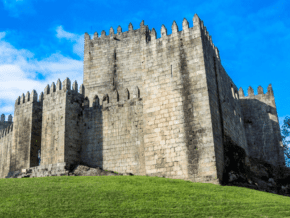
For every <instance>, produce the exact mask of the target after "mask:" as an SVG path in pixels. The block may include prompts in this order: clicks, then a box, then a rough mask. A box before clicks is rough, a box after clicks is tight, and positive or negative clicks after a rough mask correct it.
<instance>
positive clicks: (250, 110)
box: [239, 84, 285, 165]
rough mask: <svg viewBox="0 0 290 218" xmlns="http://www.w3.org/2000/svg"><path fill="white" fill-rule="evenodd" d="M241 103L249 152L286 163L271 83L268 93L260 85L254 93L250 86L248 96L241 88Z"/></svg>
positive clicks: (276, 161) (272, 161)
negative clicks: (256, 92)
mask: <svg viewBox="0 0 290 218" xmlns="http://www.w3.org/2000/svg"><path fill="white" fill-rule="evenodd" d="M239 93H240V105H241V107H242V111H243V115H244V129H245V132H246V138H247V144H248V149H249V153H250V155H251V156H253V157H257V158H261V159H264V160H268V161H269V162H270V163H272V164H275V163H280V164H282V165H285V160H284V154H283V145H282V138H281V134H280V127H279V122H278V115H277V110H276V104H275V99H274V94H273V89H272V86H271V84H270V85H269V86H268V89H267V93H266V94H264V91H263V88H262V87H261V86H259V87H258V94H257V95H255V94H254V90H253V88H252V87H249V88H248V96H245V95H244V91H243V89H241V88H240V90H239Z"/></svg>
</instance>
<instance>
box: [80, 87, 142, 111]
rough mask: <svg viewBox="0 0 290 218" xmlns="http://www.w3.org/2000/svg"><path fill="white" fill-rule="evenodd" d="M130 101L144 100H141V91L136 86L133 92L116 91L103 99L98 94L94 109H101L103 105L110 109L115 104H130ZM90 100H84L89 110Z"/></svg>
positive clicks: (126, 90) (94, 100) (95, 97)
mask: <svg viewBox="0 0 290 218" xmlns="http://www.w3.org/2000/svg"><path fill="white" fill-rule="evenodd" d="M130 100H139V101H140V100H142V98H140V90H139V88H138V87H137V86H136V87H134V88H133V89H132V90H131V91H129V89H128V88H125V89H122V90H115V91H113V92H111V93H110V94H104V95H103V96H102V97H101V96H100V97H99V96H98V95H97V94H96V95H95V96H94V98H93V104H92V105H93V108H96V107H100V106H101V105H102V106H103V108H104V107H109V106H112V105H115V104H124V103H127V102H129V101H130ZM89 105H90V104H89V99H88V98H85V99H84V104H83V106H84V108H87V109H88V108H89Z"/></svg>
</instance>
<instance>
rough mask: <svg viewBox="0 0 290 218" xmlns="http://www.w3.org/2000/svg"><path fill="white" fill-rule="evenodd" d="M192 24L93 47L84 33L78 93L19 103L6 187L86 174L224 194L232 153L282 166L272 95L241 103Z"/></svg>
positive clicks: (2, 154)
mask: <svg viewBox="0 0 290 218" xmlns="http://www.w3.org/2000/svg"><path fill="white" fill-rule="evenodd" d="M193 24H194V26H193V27H192V28H189V23H188V21H187V20H186V19H184V20H183V22H182V30H181V31H179V29H178V26H177V24H176V23H175V21H174V22H173V24H172V27H171V28H172V34H171V35H168V34H167V29H166V27H165V26H164V25H162V27H161V38H158V39H157V37H156V31H155V29H154V28H153V29H152V30H150V29H149V27H148V26H146V25H145V24H144V21H142V22H141V24H140V28H139V29H136V30H134V29H133V26H132V24H129V28H128V29H129V30H128V31H127V32H122V28H121V27H120V26H119V27H118V28H117V33H115V31H114V30H113V28H111V29H110V31H109V34H108V35H106V32H105V31H102V33H101V36H100V37H99V36H98V33H95V34H94V38H93V39H91V38H90V36H89V35H88V34H87V33H85V36H84V38H85V40H84V48H85V49H84V79H83V84H82V85H81V86H80V87H79V90H78V84H77V82H76V81H75V82H74V83H73V84H72V86H71V82H70V79H69V78H66V79H65V81H63V82H62V83H61V81H60V80H58V81H57V84H56V85H55V83H52V84H51V86H49V85H47V87H46V88H45V90H44V92H41V94H40V96H39V100H38V95H37V93H36V91H35V90H33V91H32V93H31V95H30V93H29V92H27V94H26V95H25V96H24V94H22V96H21V97H18V99H17V100H16V103H15V112H14V122H13V123H9V125H8V126H7V125H6V126H5V125H3V124H0V128H1V129H2V130H0V178H5V177H9V175H13V174H15V172H19V171H21V170H22V169H24V171H26V170H27V169H30V171H31V172H34V171H35V170H36V168H37V169H39V170H42V168H43V167H44V166H49V168H53V167H51V166H57V167H59V166H60V167H61V169H60V172H62V173H67V171H66V169H72V168H74V167H75V166H77V165H79V164H82V165H85V166H88V167H99V168H101V169H104V170H110V171H115V172H118V173H123V174H125V173H127V174H128V173H131V174H134V175H149V176H162V177H166V178H174V179H184V180H189V181H192V182H204V183H214V184H220V183H221V182H222V180H223V177H224V173H225V159H226V158H227V156H228V155H229V156H230V155H231V153H229V151H230V149H229V147H230V146H237V147H238V148H239V149H242V150H243V152H244V153H245V154H246V155H247V156H250V157H251V156H252V157H254V158H259V159H261V160H265V161H268V162H269V163H271V164H274V165H281V166H284V165H285V160H284V155H283V147H282V142H281V141H282V140H281V135H280V129H279V123H278V117H277V110H276V106H275V99H274V94H273V90H272V87H271V85H269V86H268V91H267V93H266V94H264V92H263V89H262V87H259V88H258V95H254V91H253V89H252V88H251V87H250V88H249V90H248V96H244V93H243V90H242V89H240V90H239V91H238V89H237V87H236V85H235V84H234V82H233V81H232V79H231V78H230V77H229V76H228V74H227V73H226V71H225V70H224V68H223V66H222V64H221V60H220V57H219V51H218V49H217V48H216V47H215V46H214V44H213V43H212V39H211V36H210V35H209V33H208V32H207V30H206V27H205V26H204V24H203V21H201V20H200V19H199V17H198V16H197V15H196V14H195V15H194V17H193ZM9 119H10V121H11V122H12V117H10V118H9ZM1 121H2V122H3V121H5V117H4V120H3V118H2V117H1ZM225 150H226V151H227V152H225ZM39 152H40V154H41V155H40V159H39V158H38V153H39ZM225 155H226V156H225ZM39 165H40V166H39ZM41 167H42V168H41ZM57 167H56V168H53V169H51V170H55V171H54V172H56V169H58V168H57ZM44 168H47V167H44ZM35 172H36V171H35Z"/></svg>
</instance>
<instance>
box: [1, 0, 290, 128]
mask: <svg viewBox="0 0 290 218" xmlns="http://www.w3.org/2000/svg"><path fill="white" fill-rule="evenodd" d="M289 11H290V1H287V0H278V1H268V0H255V1H252V0H225V1H218V0H203V1H193V0H191V1H186V0H185V1H180V2H179V1H172V0H166V1H165V0H155V1H152V0H147V1H145V2H138V1H126V0H122V1H115V0H110V1H93V0H83V1H75V0H70V1H66V0H63V1H62V0H58V1H54V0H49V1H48V0H42V1H36V0H1V1H0V18H1V21H2V22H1V25H0V76H1V80H0V114H2V113H4V114H5V115H6V120H7V119H8V115H9V114H12V116H14V103H15V100H16V99H17V97H18V96H20V95H21V94H22V93H24V94H26V92H27V91H29V92H31V91H32V90H33V89H35V90H36V91H37V93H38V94H40V92H42V91H43V90H44V88H45V86H46V85H47V84H49V85H51V83H52V82H55V83H56V81H57V80H58V79H60V80H61V81H64V80H65V78H66V77H69V78H70V79H71V81H72V82H73V81H75V80H77V82H78V85H80V84H82V82H83V47H84V44H83V43H84V33H85V32H88V33H89V34H90V35H91V37H93V33H94V32H95V31H96V32H98V33H99V35H100V34H101V31H102V30H105V31H106V33H107V34H108V33H109V29H110V27H111V26H112V27H113V28H114V30H115V32H116V30H117V27H118V26H119V25H120V26H121V27H122V30H123V31H127V30H128V25H129V23H130V22H131V23H132V24H133V27H134V29H138V28H139V25H140V22H141V21H142V20H144V21H145V25H149V28H150V29H152V28H155V29H156V31H157V37H158V38H159V37H160V29H161V26H162V24H164V25H165V26H166V27H167V29H168V34H171V25H172V22H173V21H174V20H175V21H176V23H177V25H178V26H179V29H180V30H181V29H182V20H183V18H186V19H187V20H188V21H189V26H190V27H192V26H193V22H192V18H193V16H194V14H195V13H197V14H198V16H199V17H200V18H201V20H203V21H204V24H205V26H206V27H207V30H208V31H209V34H210V35H211V36H212V39H213V43H214V44H215V46H217V47H218V49H219V51H220V57H221V61H222V64H223V66H224V68H225V70H226V71H227V73H228V74H229V76H230V77H231V78H232V79H233V81H234V83H235V84H236V85H237V86H238V87H242V88H243V89H244V92H245V94H247V89H248V87H249V86H252V87H253V88H254V90H255V94H257V88H258V86H259V85H261V86H262V87H263V88H264V91H265V92H266V90H267V86H268V85H269V84H270V83H271V84H272V86H273V89H274V95H275V98H276V106H277V110H278V116H279V120H280V125H281V124H282V120H283V119H284V118H285V116H287V115H290V95H289V94H290V92H289V81H290V73H289V72H290V64H289V63H290V62H289V60H290V54H289V51H290V43H289V41H290V31H289V29H290V18H289V17H290V13H289Z"/></svg>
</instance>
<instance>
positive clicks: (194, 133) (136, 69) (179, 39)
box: [84, 16, 217, 181]
mask: <svg viewBox="0 0 290 218" xmlns="http://www.w3.org/2000/svg"><path fill="white" fill-rule="evenodd" d="M194 22H195V24H194V27H192V28H189V24H188V22H187V20H185V19H184V21H183V23H182V31H179V30H178V26H177V25H176V23H175V22H173V24H172V34H171V35H167V29H166V28H165V27H164V26H162V28H161V38H159V39H157V38H156V31H155V30H154V29H152V30H151V31H150V30H149V28H148V26H145V25H144V22H143V21H142V22H141V24H140V29H138V30H134V29H133V27H132V25H129V31H128V32H122V31H121V28H118V31H117V32H118V33H117V34H115V33H114V31H113V29H111V30H110V34H109V35H105V32H102V35H101V37H98V34H97V33H95V35H94V39H90V37H89V35H88V34H86V35H85V55H84V86H85V87H86V90H85V96H86V97H88V98H89V100H90V101H91V102H92V100H93V97H94V96H95V95H98V96H103V95H104V94H105V93H106V92H107V90H108V89H109V90H112V91H113V90H118V91H119V90H123V89H124V87H128V88H129V89H132V88H133V87H134V86H136V85H137V86H138V87H139V88H140V90H141V96H140V97H141V98H142V101H143V122H144V148H145V165H146V173H147V174H149V175H158V176H168V177H171V178H180V179H185V178H186V179H190V180H193V181H209V180H211V179H212V178H214V179H215V178H216V177H217V175H216V169H215V167H216V166H215V154H214V142H213V134H212V126H211V125H212V124H211V116H210V106H209V98H208V87H207V79H206V73H205V66H204V56H203V48H202V39H201V32H200V26H199V25H200V24H199V21H198V20H197V16H196V18H195V21H194Z"/></svg>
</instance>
